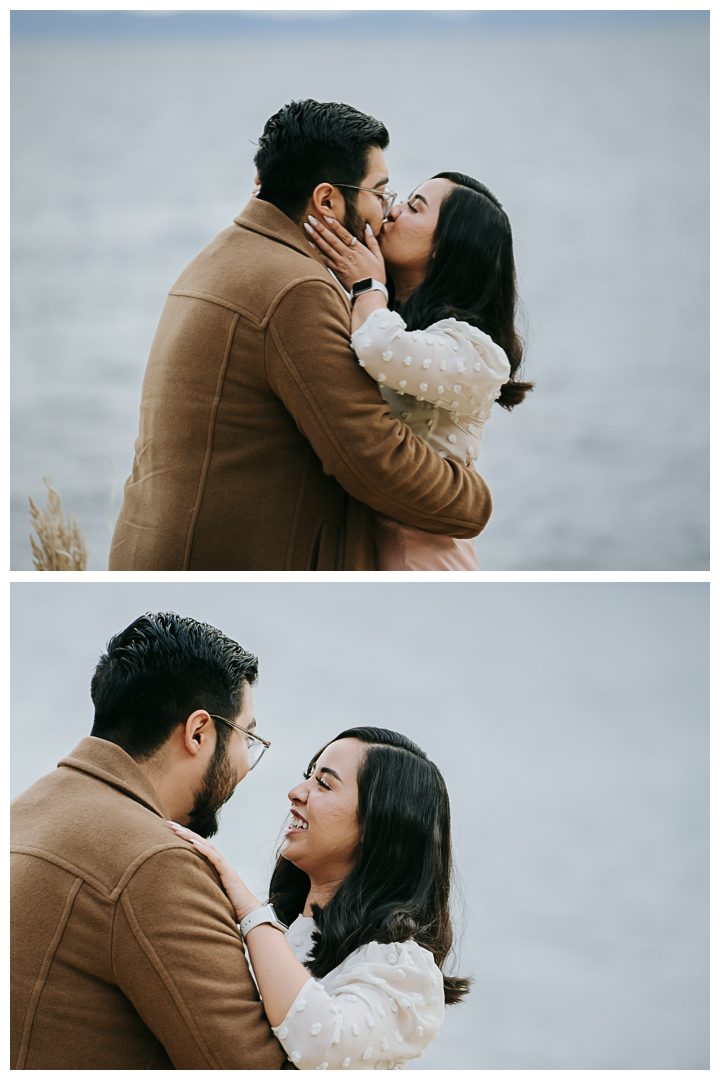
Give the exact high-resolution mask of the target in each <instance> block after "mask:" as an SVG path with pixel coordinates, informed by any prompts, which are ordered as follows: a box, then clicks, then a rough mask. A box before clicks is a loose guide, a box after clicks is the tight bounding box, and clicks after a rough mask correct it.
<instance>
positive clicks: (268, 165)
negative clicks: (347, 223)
mask: <svg viewBox="0 0 720 1080" xmlns="http://www.w3.org/2000/svg"><path fill="white" fill-rule="evenodd" d="M389 142H390V136H389V135H388V132H387V128H386V127H385V125H384V124H382V123H381V122H380V121H379V120H376V119H375V118H374V117H373V116H366V115H365V113H361V112H358V110H357V109H353V108H352V106H351V105H342V104H340V103H338V102H335V101H312V100H310V99H308V100H305V101H291V102H290V104H289V105H284V106H283V108H282V109H280V111H279V112H276V113H275V115H274V116H271V117H270V119H269V120H268V122H267V123H266V125H265V130H264V131H263V133H262V135H261V136H260V139H259V142H258V146H259V149H258V152H257V153H256V155H255V166H256V168H257V171H258V175H259V176H260V192H259V195H258V198H260V199H263V200H264V201H265V202H269V203H272V204H273V206H277V208H278V210H282V212H283V213H284V214H287V216H288V217H289V218H292V220H293V221H299V220H300V218H301V216H302V214H303V212H304V210H305V208H306V206H307V204H308V200H309V199H310V196H311V195H312V193H313V191H314V190H315V188H316V187H317V186H318V184H322V183H324V182H327V183H329V184H336V185H337V186H338V187H339V186H341V185H342V184H362V182H363V179H364V178H365V176H366V175H367V161H368V152H369V150H370V147H371V146H377V147H378V148H379V149H380V150H384V149H385V148H386V146H387V145H388V143H389ZM342 194H343V198H344V199H345V202H346V204H347V206H348V210H349V211H351V212H352V211H353V210H354V207H355V201H356V197H357V192H356V191H353V190H352V189H344V190H343V193H342Z"/></svg>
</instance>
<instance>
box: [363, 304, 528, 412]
mask: <svg viewBox="0 0 720 1080" xmlns="http://www.w3.org/2000/svg"><path fill="white" fill-rule="evenodd" d="M351 341H352V347H353V349H354V350H355V353H356V355H357V358H358V362H359V364H360V365H361V366H362V367H364V368H365V370H366V371H367V372H368V374H369V375H371V376H372V378H373V379H376V380H377V382H378V383H379V384H380V385H381V386H389V387H391V389H393V390H397V391H399V392H400V393H403V394H411V395H412V396H413V397H416V398H419V399H420V400H421V401H430V402H432V403H433V404H434V405H438V406H439V407H440V408H443V409H447V410H448V411H450V412H454V411H457V410H458V409H460V410H461V411H466V410H465V407H466V406H467V405H472V404H475V403H478V404H479V403H481V402H483V401H487V400H488V399H490V398H492V399H494V398H496V397H497V396H498V394H499V393H500V389H501V387H502V385H503V383H506V382H507V381H508V379H509V378H510V364H509V362H508V359H507V356H506V355H505V352H504V350H503V349H501V348H500V346H499V345H496V344H495V342H494V341H493V340H492V338H491V337H490V336H489V335H488V334H485V333H483V332H482V330H478V329H477V328H476V327H474V326H470V325H469V323H465V322H458V321H457V320H456V319H442V320H441V321H440V322H436V323H433V324H432V326H429V327H428V328H427V330H413V331H409V330H407V329H406V324H405V322H404V321H403V319H402V317H401V316H400V315H399V314H398V313H397V312H396V311H389V310H387V308H380V309H378V310H375V311H373V312H372V313H371V314H370V315H369V316H368V318H367V319H366V320H365V322H364V323H363V325H362V326H361V327H360V328H359V329H358V330H356V331H355V333H354V334H353V335H352V338H351ZM467 411H470V410H469V409H468V410H467Z"/></svg>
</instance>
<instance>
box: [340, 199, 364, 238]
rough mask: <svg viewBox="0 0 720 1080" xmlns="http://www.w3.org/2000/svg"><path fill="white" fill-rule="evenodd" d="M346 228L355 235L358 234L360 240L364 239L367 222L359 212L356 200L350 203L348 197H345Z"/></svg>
mask: <svg viewBox="0 0 720 1080" xmlns="http://www.w3.org/2000/svg"><path fill="white" fill-rule="evenodd" d="M345 228H346V229H347V231H348V232H349V233H352V235H353V236H357V238H358V239H359V240H362V239H363V237H364V230H365V222H364V221H363V220H362V219H361V217H360V215H359V214H358V211H357V206H356V204H355V203H354V202H353V203H349V202H348V200H347V198H346V199H345Z"/></svg>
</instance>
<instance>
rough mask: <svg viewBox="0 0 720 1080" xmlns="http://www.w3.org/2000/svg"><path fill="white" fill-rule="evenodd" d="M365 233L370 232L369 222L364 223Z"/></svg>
mask: <svg viewBox="0 0 720 1080" xmlns="http://www.w3.org/2000/svg"><path fill="white" fill-rule="evenodd" d="M365 232H372V229H371V228H370V222H369V221H366V222H365Z"/></svg>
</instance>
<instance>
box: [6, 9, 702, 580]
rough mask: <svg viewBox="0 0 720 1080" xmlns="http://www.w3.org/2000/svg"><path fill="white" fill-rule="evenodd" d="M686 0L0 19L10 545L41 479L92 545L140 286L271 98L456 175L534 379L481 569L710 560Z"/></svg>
mask: <svg viewBox="0 0 720 1080" xmlns="http://www.w3.org/2000/svg"><path fill="white" fill-rule="evenodd" d="M708 27H709V22H708V13H707V12H657V11H656V12H652V11H650V12H638V11H635V12H619V11H615V12H561V11H559V12H534V11H524V12H523V11H520V12H502V11H499V12H447V13H443V12H417V11H386V12H369V13H357V12H350V13H344V12H314V13H305V14H303V13H297V12H265V13H242V12H241V13H205V14H204V13H198V12H195V13H192V12H191V13H188V12H186V13H160V12H151V13H143V12H139V13H137V12H135V13H133V12H53V11H16V12H13V13H12V29H13V32H12V149H13V157H12V177H13V182H12V196H13V198H12V206H13V213H12V238H13V292H12V319H13V373H12V403H13V414H12V415H13V424H12V491H13V503H12V507H13V517H12V567H13V568H15V569H28V568H31V565H32V564H31V560H30V550H29V543H28V539H27V534H28V531H29V524H28V516H27V514H28V504H27V497H28V495H32V496H33V497H34V498H35V500H36V501H41V502H42V501H44V488H43V484H42V477H43V476H44V475H49V476H51V477H52V480H53V482H54V484H55V486H56V487H57V488H58V489H59V491H60V493H61V495H62V497H63V501H64V504H65V507H66V509H69V510H71V511H73V512H74V513H75V514H76V515H77V517H78V520H79V522H80V524H81V526H82V528H83V529H84V531H85V533H86V536H87V538H88V541H89V546H90V561H89V569H105V567H106V565H107V553H108V549H109V544H110V536H111V528H112V522H113V519H114V516H116V514H117V512H118V510H119V506H120V501H121V487H118V488H117V490H116V493H115V497H114V502H113V506H112V508H111V506H110V503H111V493H112V491H113V486H114V473H113V469H114V468H115V469H117V472H118V475H119V477H120V481H121V482H122V483H124V481H125V478H126V476H127V475H128V474H129V472H130V468H131V465H132V458H133V443H134V440H135V437H136V435H137V423H138V406H139V400H140V390H141V383H142V376H143V371H144V367H145V363H146V359H147V355H148V352H149V349H150V344H151V342H152V338H153V334H154V331H155V327H156V324H157V320H158V317H159V315H160V311H161V309H162V306H163V303H164V300H165V297H166V294H167V291H168V289H169V288H170V286H171V285H172V283H173V282H174V281H175V279H176V278H177V276H178V275H179V273H180V271H181V270H182V269H183V267H184V266H185V265H186V264H187V262H188V261H189V260H190V259H191V258H192V257H193V256H194V255H195V254H197V252H198V251H200V250H201V249H202V248H203V247H204V246H205V245H206V244H207V243H208V242H209V241H210V240H211V239H212V238H213V237H214V236H215V235H216V234H217V233H218V232H220V231H221V230H222V229H224V228H225V227H226V226H227V225H229V224H230V223H231V222H232V219H233V217H234V216H235V215H236V214H237V213H238V212H239V211H240V210H241V209H242V208H243V206H244V205H245V203H246V201H247V199H248V197H249V195H250V192H251V189H252V179H253V176H254V169H253V166H252V156H253V154H254V150H255V147H254V145H253V144H254V142H255V140H256V139H257V137H258V135H259V134H260V132H261V131H262V128H263V125H264V122H265V120H266V119H267V118H268V116H270V115H271V114H272V113H273V112H275V111H276V110H277V109H278V108H279V107H280V106H282V105H283V104H284V103H286V102H287V101H289V100H291V99H293V98H301V97H315V98H317V99H320V100H343V101H347V102H349V103H351V104H353V105H355V106H356V107H358V108H360V109H362V110H364V111H366V112H370V113H372V114H374V115H377V116H379V117H381V118H382V119H383V120H384V121H385V122H386V124H387V125H388V127H389V130H390V133H391V139H392V141H391V145H390V149H389V151H388V154H387V158H388V162H389V166H390V177H391V183H392V185H393V186H394V187H395V188H396V189H397V190H398V191H400V192H401V193H402V194H403V196H405V195H407V194H408V193H409V191H410V190H411V189H412V187H413V186H415V185H416V184H417V183H419V182H420V181H422V180H423V179H426V178H427V177H428V176H431V175H432V174H433V173H435V172H438V171H441V170H447V169H458V170H461V171H464V172H468V173H470V174H472V175H474V176H476V177H478V178H479V179H481V180H483V181H484V182H485V183H487V184H488V186H489V187H490V188H491V189H492V190H493V191H494V192H495V193H496V194H497V195H498V197H499V198H500V199H501V200H502V202H503V203H504V205H505V207H506V209H507V211H508V214H509V216H510V220H511V222H512V225H513V230H514V236H515V245H516V255H517V264H518V272H519V284H520V292H521V295H522V298H523V300H524V304H525V308H526V311H527V340H528V351H527V372H528V375H529V377H530V378H532V379H535V380H536V381H537V390H536V391H535V393H533V394H532V395H531V397H530V398H529V399H528V400H527V402H526V403H525V404H523V405H522V406H521V407H520V408H518V409H517V410H516V411H515V412H514V413H511V414H507V413H505V412H504V411H503V410H500V409H497V410H496V415H495V416H494V417H492V418H491V421H490V422H489V424H488V426H487V428H486V437H485V444H484V447H483V451H482V454H481V457H480V460H479V469H480V471H481V473H482V474H483V475H484V476H485V477H486V479H487V481H488V483H489V485H490V488H491V490H492V492H493V496H494V500H495V511H494V514H493V517H492V520H491V522H490V524H489V526H488V528H487V530H486V532H485V533H484V534H483V535H482V537H480V539H479V540H478V542H477V548H478V554H479V558H480V563H481V565H482V566H483V567H485V568H487V569H500V570H513V569H516V570H546V569H559V570H573V569H574V570H577V569H580V570H583V569H589V570H693V569H707V567H708V540H707V536H708V532H707V530H708V511H707V479H708V476H707V474H708V469H707V431H708V424H707V420H708V408H707V405H708V378H707V376H708V372H707V367H708V241H707V229H708V60H709V56H708V43H709V39H708Z"/></svg>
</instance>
